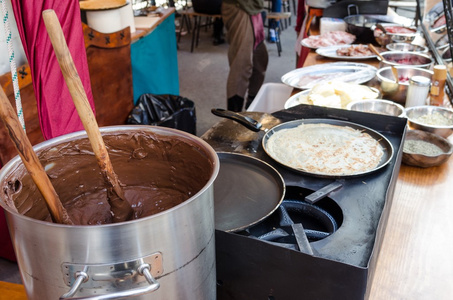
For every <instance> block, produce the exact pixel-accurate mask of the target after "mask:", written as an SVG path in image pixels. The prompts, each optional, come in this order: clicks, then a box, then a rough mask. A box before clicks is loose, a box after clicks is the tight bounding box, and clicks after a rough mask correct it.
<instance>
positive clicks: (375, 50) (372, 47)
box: [368, 43, 386, 62]
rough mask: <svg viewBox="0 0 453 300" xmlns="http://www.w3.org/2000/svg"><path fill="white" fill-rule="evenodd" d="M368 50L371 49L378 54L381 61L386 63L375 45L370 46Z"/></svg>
mask: <svg viewBox="0 0 453 300" xmlns="http://www.w3.org/2000/svg"><path fill="white" fill-rule="evenodd" d="M368 48H370V50H371V51H373V53H374V54H376V55H377V56H378V57H379V60H380V61H382V62H385V61H386V60H385V58H384V57H383V56H382V55H381V53H379V51H377V49H376V48H375V47H374V46H373V44H371V43H370V44H368Z"/></svg>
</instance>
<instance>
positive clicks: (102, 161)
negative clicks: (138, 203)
mask: <svg viewBox="0 0 453 300" xmlns="http://www.w3.org/2000/svg"><path fill="white" fill-rule="evenodd" d="M42 16H43V19H44V24H45V25H46V29H47V33H48V34H49V37H50V41H51V42H52V46H53V48H54V51H55V55H56V57H57V60H58V63H59V64H60V69H61V71H62V73H63V77H64V78H65V81H66V84H67V85H68V88H69V92H70V94H71V96H72V100H73V101H74V104H75V107H76V109H77V112H78V114H79V116H80V119H81V120H82V123H83V127H84V128H85V130H86V132H87V135H88V138H89V140H90V143H91V146H92V148H93V151H94V154H95V156H96V160H97V162H98V164H99V167H100V169H101V173H102V175H103V176H104V179H106V181H107V183H109V184H110V185H111V187H112V188H113V192H112V191H111V190H110V189H108V192H109V195H108V199H109V203H110V208H111V212H112V214H113V221H114V222H122V221H126V220H128V219H130V218H131V217H132V214H133V210H132V207H131V205H130V204H129V202H127V201H126V200H125V197H124V191H123V189H122V188H121V186H120V183H119V180H118V176H117V175H116V174H115V172H114V171H113V166H112V163H111V161H110V157H109V154H108V152H107V149H106V147H105V144H104V140H103V139H102V136H101V132H100V131H99V127H98V124H97V122H96V118H95V116H94V113H93V111H92V110H91V107H90V104H89V102H88V98H87V95H86V93H85V89H84V88H83V84H82V81H81V80H80V77H79V75H78V73H77V69H76V68H75V65H74V61H73V60H72V56H71V53H70V52H69V49H68V45H67V44H66V40H65V37H64V34H63V30H62V29H61V25H60V22H59V20H58V17H57V15H56V14H55V11H54V10H52V9H48V10H45V11H43V13H42Z"/></svg>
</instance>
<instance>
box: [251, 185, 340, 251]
mask: <svg viewBox="0 0 453 300" xmlns="http://www.w3.org/2000/svg"><path fill="white" fill-rule="evenodd" d="M311 193H312V191H310V190H308V189H303V188H299V187H287V192H286V196H285V199H284V200H283V201H282V203H281V205H280V207H279V208H278V209H277V211H276V212H274V213H273V214H272V215H271V216H269V217H268V218H266V219H265V220H264V221H263V222H261V223H259V224H257V225H255V226H252V227H250V228H248V229H247V230H246V231H245V232H244V234H246V235H248V236H251V237H255V238H258V239H261V240H265V241H267V242H270V243H273V244H276V245H278V246H282V247H286V248H289V249H293V250H299V247H298V243H297V239H296V235H295V233H294V230H293V226H294V225H295V224H302V226H303V228H304V232H305V235H306V237H307V239H308V241H309V242H315V241H319V240H321V239H324V238H326V237H328V236H330V235H331V234H333V233H335V232H336V231H337V230H338V228H339V227H340V226H341V223H342V221H343V217H342V213H341V208H340V207H339V206H338V204H337V203H336V202H335V201H333V200H332V199H330V198H324V199H322V200H320V201H319V202H317V203H316V205H315V204H310V203H308V202H305V201H303V200H298V199H304V198H305V196H306V195H309V194H311Z"/></svg>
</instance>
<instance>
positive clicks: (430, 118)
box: [413, 111, 453, 126]
mask: <svg viewBox="0 0 453 300" xmlns="http://www.w3.org/2000/svg"><path fill="white" fill-rule="evenodd" d="M413 119H414V121H415V122H418V123H420V124H423V125H428V126H430V125H433V126H452V125H453V122H452V120H450V119H448V118H447V117H445V116H444V115H443V114H441V113H438V112H436V111H435V112H433V113H431V114H426V115H421V116H419V117H416V118H413Z"/></svg>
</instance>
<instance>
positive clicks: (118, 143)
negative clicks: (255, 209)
mask: <svg viewBox="0 0 453 300" xmlns="http://www.w3.org/2000/svg"><path fill="white" fill-rule="evenodd" d="M103 138H104V141H105V144H106V147H107V150H108V152H109V154H110V158H111V160H112V164H113V167H114V170H115V172H116V173H117V175H118V177H119V179H120V182H121V183H122V184H123V185H124V186H123V189H124V192H125V198H126V199H127V201H129V203H130V204H131V206H132V208H133V209H134V217H133V218H134V219H137V218H142V217H146V216H150V215H153V214H156V213H158V212H161V211H164V210H167V209H169V208H171V207H174V206H176V205H178V204H180V203H182V202H184V201H185V200H187V199H189V198H190V197H192V196H193V195H194V194H196V193H197V192H198V191H200V190H201V189H202V188H203V186H205V185H206V183H207V182H208V180H209V178H210V176H211V174H212V171H213V162H212V161H210V160H209V159H208V156H207V153H206V152H205V150H203V149H202V148H201V147H200V146H199V145H197V144H196V143H195V142H193V141H190V140H186V139H183V138H181V137H178V136H166V135H158V134H155V133H149V132H146V133H145V132H137V131H134V132H130V133H128V132H124V131H123V132H121V133H117V134H111V133H109V135H104V136H103ZM38 157H39V159H40V161H41V162H42V164H43V166H44V168H45V169H46V172H47V174H48V175H49V177H50V179H51V181H52V184H53V185H54V187H55V190H56V191H57V194H58V195H59V197H60V199H61V201H62V203H63V205H64V207H65V208H66V210H67V211H68V214H69V216H70V218H71V220H72V221H73V222H74V224H75V225H96V224H106V223H111V222H112V216H111V213H110V206H109V204H108V202H107V187H106V184H105V182H104V180H103V176H102V175H101V173H100V170H99V167H98V165H97V163H96V159H95V157H94V154H93V152H92V149H91V146H90V143H89V141H88V139H86V138H85V139H78V140H73V141H68V142H63V143H61V144H58V145H57V146H54V147H52V148H47V149H45V150H43V151H40V152H39V153H38ZM3 184H4V186H3V187H2V190H3V192H4V193H5V194H6V195H7V197H8V200H9V201H8V202H11V201H13V202H14V204H15V206H16V208H17V210H18V212H19V213H21V214H23V215H26V216H29V217H32V218H35V219H39V220H46V221H49V222H50V221H51V219H50V215H49V213H48V211H47V208H46V206H45V203H44V200H43V199H42V196H41V194H40V193H39V191H38V189H37V188H36V186H35V184H34V183H33V181H32V179H31V178H30V176H29V175H28V174H27V171H26V169H25V168H24V167H23V166H22V165H21V166H20V167H19V168H18V169H17V170H15V171H14V172H12V173H11V174H9V175H8V176H7V180H5V181H4V183H3Z"/></svg>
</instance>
